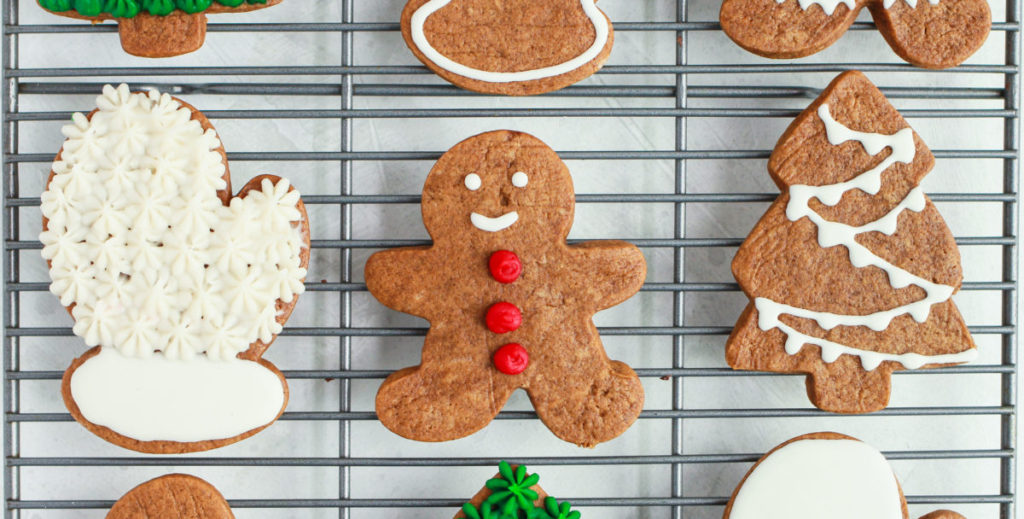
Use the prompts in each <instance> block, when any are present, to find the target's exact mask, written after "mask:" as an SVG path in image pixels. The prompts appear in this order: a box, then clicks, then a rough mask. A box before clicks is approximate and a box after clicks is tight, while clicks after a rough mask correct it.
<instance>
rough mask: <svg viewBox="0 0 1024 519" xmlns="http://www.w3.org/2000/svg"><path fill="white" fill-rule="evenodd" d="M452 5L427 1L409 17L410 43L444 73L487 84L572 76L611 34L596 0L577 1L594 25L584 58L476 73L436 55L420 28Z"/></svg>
mask: <svg viewBox="0 0 1024 519" xmlns="http://www.w3.org/2000/svg"><path fill="white" fill-rule="evenodd" d="M451 1H452V0H430V1H429V2H427V3H425V4H423V5H422V6H421V7H420V8H419V9H417V10H416V12H414V13H413V14H412V21H411V22H410V23H411V26H412V27H411V32H412V41H413V44H414V45H416V48H417V49H419V51H420V52H422V53H423V55H424V56H426V57H427V59H429V60H430V61H431V62H433V63H434V64H435V65H437V66H438V67H440V68H442V69H444V70H447V71H448V72H451V73H453V74H458V75H460V76H462V77H465V78H469V79H475V80H477V81H484V82H487V83H514V82H517V81H534V80H537V79H544V78H548V77H553V76H559V75H562V74H566V73H568V72H572V71H573V70H576V69H578V68H580V67H582V66H584V65H586V64H587V63H590V62H591V61H592V60H593V59H594V58H596V57H597V56H598V55H599V54H601V51H602V50H603V49H604V46H605V44H606V43H608V35H609V34H610V30H609V26H608V19H607V18H605V17H604V14H602V13H601V11H600V10H599V9H598V8H597V5H596V4H595V3H594V2H595V0H580V5H581V6H582V7H583V12H584V13H586V15H587V18H590V22H591V24H593V26H594V31H595V32H596V34H595V37H594V44H593V45H591V46H590V48H589V49H587V50H586V51H584V52H583V54H580V55H579V56H576V57H575V58H573V59H571V60H569V61H566V62H564V63H559V64H558V65H552V66H550V67H544V68H539V69H533V70H522V71H518V72H491V71H487V70H479V69H475V68H472V67H469V66H466V65H463V64H461V63H457V62H455V61H453V60H451V59H450V58H448V57H447V56H445V55H444V54H441V53H440V52H438V50H437V49H435V48H434V47H433V46H432V45H431V44H430V41H429V40H427V36H426V33H425V32H424V30H423V26H424V24H426V21H427V18H429V17H430V15H432V14H434V13H435V12H437V11H439V10H440V9H442V8H443V7H445V6H446V5H448V4H449V3H451Z"/></svg>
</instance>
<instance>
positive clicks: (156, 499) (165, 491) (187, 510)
mask: <svg viewBox="0 0 1024 519" xmlns="http://www.w3.org/2000/svg"><path fill="white" fill-rule="evenodd" d="M234 518H235V514H233V513H232V512H231V507H230V506H228V502H227V501H225V500H224V496H222V495H221V494H220V492H218V491H217V489H216V488H214V487H213V485H211V484H209V483H207V482H206V481H203V480H201V479H199V478H197V477H194V476H188V475H185V474H170V475H167V476H163V477H159V478H156V479H153V480H150V481H147V482H145V483H143V484H141V485H139V486H137V487H135V488H133V489H132V490H131V491H130V492H128V493H127V494H125V495H124V497H122V498H121V499H118V500H117V502H116V503H114V507H113V508H111V509H110V512H108V513H107V519H234Z"/></svg>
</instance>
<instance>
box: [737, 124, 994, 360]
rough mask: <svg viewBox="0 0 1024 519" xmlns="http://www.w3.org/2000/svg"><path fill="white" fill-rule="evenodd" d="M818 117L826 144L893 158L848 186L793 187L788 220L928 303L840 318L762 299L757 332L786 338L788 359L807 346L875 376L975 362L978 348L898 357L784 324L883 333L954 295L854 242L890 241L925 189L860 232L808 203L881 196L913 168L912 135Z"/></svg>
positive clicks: (923, 316)
mask: <svg viewBox="0 0 1024 519" xmlns="http://www.w3.org/2000/svg"><path fill="white" fill-rule="evenodd" d="M818 117H820V118H821V121H822V122H823V123H824V124H825V132H826V135H827V136H828V141H829V143H830V144H832V145H833V146H838V145H840V144H842V143H844V142H847V141H851V140H852V141H857V142H860V143H861V145H862V146H864V150H865V151H867V152H868V153H869V154H871V155H877V154H879V153H881V152H882V150H884V149H885V148H890V149H891V150H892V153H890V154H889V156H888V157H886V158H885V159H884V160H883V161H882V162H881V163H880V164H879V165H878V166H876V167H874V168H872V169H870V170H868V171H866V172H864V173H861V174H860V175H858V176H857V177H855V178H853V179H852V180H848V181H846V182H840V183H838V184H831V185H825V186H808V185H793V186H790V188H789V197H790V198H789V204H788V205H787V206H786V218H788V219H789V220H790V221H794V222H795V221H797V220H799V219H800V218H803V217H807V218H809V219H810V220H811V221H812V222H814V225H815V226H817V228H818V244H819V245H821V246H822V247H823V248H828V247H834V246H836V245H842V246H844V247H846V248H847V250H848V251H849V254H850V262H851V263H852V264H853V265H854V266H855V267H857V268H863V267H868V266H872V267H878V268H880V269H882V270H883V271H885V273H886V275H887V276H888V277H889V284H890V285H891V286H892V287H893V288H894V289H899V288H904V287H907V286H909V285H915V286H918V287H921V288H922V289H924V291H925V293H926V295H925V297H924V299H921V300H918V301H915V302H913V303H910V304H907V305H903V306H899V307H896V308H893V309H890V310H883V311H879V312H875V313H873V314H868V315H842V314H834V313H829V312H817V311H813V310H807V309H804V308H797V307H794V306H790V305H786V304H783V303H778V302H775V301H772V300H771V299H768V298H764V297H758V298H755V299H754V305H755V307H756V308H757V313H758V327H759V328H761V329H762V330H765V331H767V330H771V329H772V328H778V329H779V330H781V331H782V332H783V333H785V334H786V336H787V338H786V353H788V354H790V355H795V354H797V353H799V352H800V350H801V349H802V348H803V345H804V344H813V345H815V346H818V347H820V348H821V358H822V360H824V361H825V362H834V361H835V360H836V359H838V358H839V356H840V355H855V356H857V357H860V359H861V365H862V366H863V367H864V369H865V370H867V371H871V370H874V369H875V368H877V367H878V366H879V365H880V364H881V363H882V362H884V361H893V362H899V363H900V364H902V365H903V366H904V367H906V368H909V369H917V368H920V367H921V366H924V365H925V364H947V363H956V362H967V361H970V360H972V359H974V357H975V356H976V355H977V350H975V349H974V348H971V349H968V350H966V351H963V352H960V353H954V354H948V355H932V356H926V355H919V354H916V353H906V354H902V355H898V354H890V353H879V352H874V351H868V350H861V349H857V348H853V347H850V346H846V345H843V344H839V343H835V342H831V341H828V340H825V339H819V338H817V337H812V336H810V335H807V334H804V333H801V332H799V331H797V330H796V329H794V328H793V327H791V326H788V325H786V324H785V323H783V322H782V321H781V319H780V317H781V316H782V315H783V314H787V315H792V316H795V317H801V318H804V319H813V320H814V321H815V322H816V323H818V326H820V327H822V328H824V329H826V330H831V329H832V328H835V327H836V326H867V327H868V328H870V329H872V330H874V331H882V330H885V329H886V328H888V327H889V324H890V323H891V322H892V320H893V319H895V318H897V317H899V316H901V315H904V314H909V315H910V316H911V317H913V318H914V320H915V321H917V322H919V323H923V322H925V321H927V320H928V314H929V312H930V311H931V307H932V305H934V304H938V303H942V302H944V301H946V300H948V299H949V298H950V297H952V296H953V292H954V291H955V290H956V289H955V287H951V286H948V285H941V284H937V283H933V282H931V281H928V280H926V279H924V278H921V277H919V276H916V275H914V274H912V273H910V272H907V271H906V270H903V269H901V268H899V267H897V266H895V265H893V264H892V263H889V262H888V261H885V260H884V259H882V258H880V257H879V256H877V255H876V254H875V253H873V252H871V251H870V250H869V249H868V248H867V247H864V246H863V245H861V244H859V243H857V241H856V237H857V235H858V234H861V233H865V232H881V233H884V234H886V235H889V236H891V235H892V234H893V233H895V232H896V228H897V225H898V223H899V216H900V214H901V213H902V212H903V211H904V210H910V211H914V212H920V211H922V210H924V208H925V204H926V201H925V196H924V192H923V191H922V190H921V188H919V187H916V188H914V189H912V190H911V191H910V192H909V193H907V196H906V198H904V199H903V200H902V201H901V202H900V203H899V204H898V205H897V206H896V207H895V208H893V209H892V210H891V211H889V213H887V214H886V215H885V216H883V217H881V218H879V219H878V220H875V221H873V222H869V223H867V224H864V225H862V226H860V227H853V226H850V225H846V224H843V223H840V222H831V221H828V220H826V219H825V218H823V217H822V216H821V215H819V214H818V213H816V212H814V210H813V209H811V207H810V200H811V199H812V198H817V199H818V200H819V201H820V202H821V203H823V204H825V205H828V206H834V205H836V204H837V203H839V201H840V200H841V199H842V197H843V194H844V193H846V192H847V191H850V190H853V189H859V190H861V191H863V192H865V193H868V194H871V195H874V194H877V193H878V191H879V189H881V186H882V172H883V171H885V170H886V169H888V168H889V167H890V166H892V165H893V164H895V163H897V162H900V163H904V164H909V163H911V162H912V161H913V160H914V155H915V153H916V147H915V145H914V132H913V130H911V129H910V128H904V129H902V130H900V131H898V132H896V133H895V134H893V135H882V134H878V133H864V132H858V131H854V130H851V129H850V128H847V127H845V126H843V125H842V124H840V123H839V122H838V121H836V120H835V119H833V118H832V114H831V113H829V109H828V105H827V104H822V105H821V106H820V107H819V108H818Z"/></svg>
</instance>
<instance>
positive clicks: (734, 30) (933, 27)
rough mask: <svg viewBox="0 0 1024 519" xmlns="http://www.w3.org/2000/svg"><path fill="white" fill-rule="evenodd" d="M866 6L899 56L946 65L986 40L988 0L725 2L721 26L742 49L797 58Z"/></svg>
mask: <svg viewBox="0 0 1024 519" xmlns="http://www.w3.org/2000/svg"><path fill="white" fill-rule="evenodd" d="M864 7H867V8H868V10H870V11H871V16H872V18H874V20H875V24H876V25H877V26H878V30H879V32H880V33H881V34H882V36H883V37H884V38H885V40H886V41H887V42H888V43H889V46H890V47H892V50H893V51H895V52H896V54H897V55H899V57H901V58H903V59H904V60H906V61H907V62H909V63H911V64H913V65H916V66H918V67H923V68H931V69H943V68H949V67H953V66H956V65H959V64H960V63H963V61H964V60H966V59H967V58H969V57H970V56H971V55H972V54H974V53H975V52H976V51H977V50H978V49H979V48H980V47H981V45H982V44H983V43H985V40H986V39H987V38H988V33H989V29H990V28H991V26H992V13H991V11H990V9H989V6H988V2H987V1H986V0H724V1H723V2H722V8H721V12H720V13H719V20H720V21H721V24H722V30H724V31H725V33H726V34H727V35H728V36H729V37H730V38H732V40H733V41H734V42H736V43H737V44H738V45H739V46H740V47H743V48H744V49H746V50H748V51H750V52H753V53H754V54H758V55H761V56H765V57H769V58H778V59H789V58H800V57H804V56H809V55H811V54H814V53H817V52H819V51H821V50H823V49H825V48H826V47H828V46H830V45H832V44H833V43H835V42H836V41H837V40H839V38H840V37H842V35H843V34H845V33H846V30H847V29H849V28H850V25H851V24H853V22H854V20H856V19H857V14H858V13H860V10H861V9H862V8H864Z"/></svg>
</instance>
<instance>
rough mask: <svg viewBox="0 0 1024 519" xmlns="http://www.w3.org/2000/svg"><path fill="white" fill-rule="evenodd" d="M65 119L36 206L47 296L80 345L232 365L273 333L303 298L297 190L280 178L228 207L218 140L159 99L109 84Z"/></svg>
mask: <svg viewBox="0 0 1024 519" xmlns="http://www.w3.org/2000/svg"><path fill="white" fill-rule="evenodd" d="M96 104H97V106H98V108H99V110H98V111H97V112H96V113H95V114H94V115H93V116H92V118H91V120H90V119H89V118H87V117H86V116H84V115H82V114H75V115H74V118H73V121H74V124H71V125H69V126H66V127H64V130H63V131H64V135H65V136H66V137H67V139H68V140H67V141H66V142H65V144H64V147H63V150H62V152H61V160H59V161H57V162H55V163H54V164H53V171H54V172H55V176H54V178H53V180H52V182H50V184H49V186H48V187H47V190H46V192H45V193H43V195H42V213H43V216H44V217H46V218H47V219H48V224H47V230H46V231H45V232H43V233H42V234H41V235H40V236H39V239H40V241H42V242H43V251H42V254H43V257H44V258H45V259H47V260H49V261H50V263H51V269H50V277H51V279H52V281H53V282H52V284H51V285H50V291H51V292H53V293H54V294H56V295H58V296H59V297H60V301H61V304H63V305H65V306H70V305H72V304H74V305H75V307H74V310H73V311H72V313H73V315H74V317H75V326H74V332H75V334H76V335H78V336H80V337H82V338H84V339H85V342H86V344H88V345H89V346H95V345H98V344H102V345H103V346H108V347H114V348H117V350H118V351H120V352H121V353H122V354H124V355H127V356H131V357H141V358H145V357H149V356H152V355H153V354H154V352H163V355H164V356H165V357H167V358H168V359H188V358H191V357H193V356H195V355H199V354H203V353H205V354H206V355H207V356H208V357H210V358H211V359H221V360H229V359H233V358H235V356H236V355H237V354H238V353H239V352H242V351H245V350H246V349H248V347H249V344H250V343H252V342H254V341H255V340H257V339H260V340H262V341H270V340H271V338H272V337H273V335H275V334H277V333H279V332H280V331H281V325H280V324H278V322H277V320H276V318H277V312H276V308H275V304H276V300H277V299H281V300H282V301H285V302H290V301H292V298H293V297H294V296H295V294H300V293H302V291H303V290H304V287H303V284H302V279H303V278H304V277H305V275H306V270H305V269H304V268H302V267H301V266H300V264H301V261H300V253H301V251H302V247H304V245H305V244H304V240H303V238H302V235H301V232H300V229H299V226H300V223H301V222H300V219H301V213H300V212H299V210H298V208H297V204H298V201H299V193H298V192H297V191H291V192H289V184H288V181H287V180H281V181H280V182H278V183H277V184H276V185H274V184H273V183H272V182H270V181H269V180H264V181H263V183H262V185H261V186H260V189H257V190H254V191H252V192H251V193H249V195H248V196H246V198H244V199H238V198H236V199H234V200H232V201H231V205H230V206H228V207H225V206H224V205H223V204H222V203H221V201H220V199H219V198H218V197H217V190H219V189H224V188H225V187H226V183H225V182H224V180H223V178H222V177H223V175H224V171H225V168H224V164H223V161H222V156H221V154H220V153H219V152H218V151H217V150H218V148H219V147H220V145H221V144H220V139H219V138H218V137H217V134H216V133H215V132H214V131H213V130H207V131H203V128H202V126H201V125H200V124H199V122H197V121H193V120H191V117H192V112H191V110H189V109H188V108H185V107H183V106H181V104H180V103H178V102H177V101H175V100H173V99H172V98H171V97H170V96H168V95H166V94H165V95H160V94H159V93H157V92H155V91H154V92H150V93H149V94H148V95H146V94H133V93H131V92H130V91H129V89H128V87H127V86H126V85H121V86H120V87H119V88H117V89H115V88H113V87H111V86H109V85H108V86H107V87H105V88H104V90H103V95H102V96H100V97H99V98H98V99H97V101H96Z"/></svg>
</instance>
